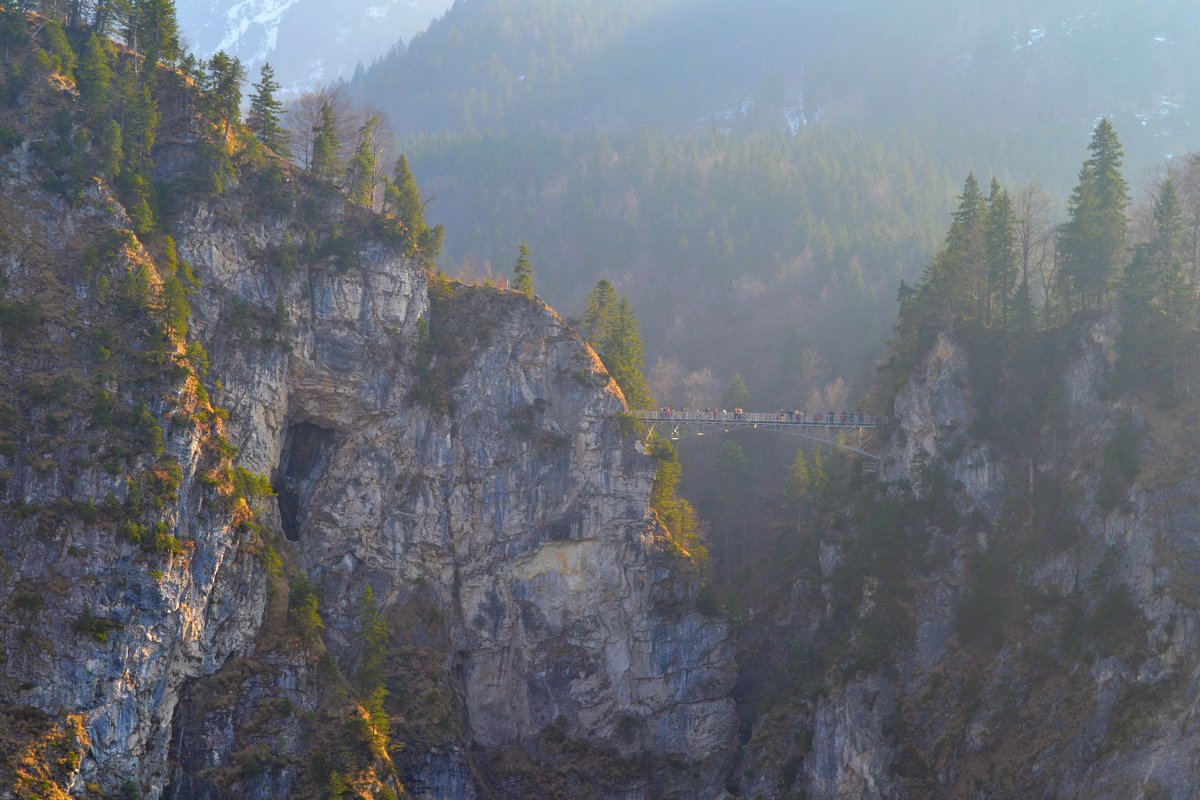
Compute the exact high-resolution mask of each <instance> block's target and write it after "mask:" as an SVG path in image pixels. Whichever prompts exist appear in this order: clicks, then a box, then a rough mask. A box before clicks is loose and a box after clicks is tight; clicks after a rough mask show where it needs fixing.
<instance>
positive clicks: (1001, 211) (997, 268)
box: [983, 177, 1017, 326]
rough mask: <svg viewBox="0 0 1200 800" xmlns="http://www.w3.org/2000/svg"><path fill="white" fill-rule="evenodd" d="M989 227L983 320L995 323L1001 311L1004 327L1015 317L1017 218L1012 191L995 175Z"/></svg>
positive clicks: (985, 239) (986, 244)
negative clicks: (1004, 186) (1002, 184)
mask: <svg viewBox="0 0 1200 800" xmlns="http://www.w3.org/2000/svg"><path fill="white" fill-rule="evenodd" d="M987 205H988V208H987V230H986V233H985V237H984V249H985V257H986V262H987V291H986V295H985V297H984V304H983V322H984V323H985V324H991V323H992V320H993V316H994V315H995V314H998V315H999V317H1000V322H1001V324H1002V325H1003V326H1008V325H1009V324H1010V323H1011V322H1012V317H1013V313H1012V312H1013V300H1014V297H1013V291H1014V289H1015V284H1016V281H1017V230H1016V225H1017V220H1016V216H1015V215H1014V214H1013V207H1012V200H1011V199H1010V198H1009V196H1008V192H1006V191H1004V190H1003V189H1001V188H1000V182H999V181H998V180H996V179H995V178H994V177H993V178H992V184H991V187H990V190H989V192H988V204H987Z"/></svg>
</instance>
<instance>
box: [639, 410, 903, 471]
mask: <svg viewBox="0 0 1200 800" xmlns="http://www.w3.org/2000/svg"><path fill="white" fill-rule="evenodd" d="M634 415H635V416H636V417H637V418H638V420H639V421H641V422H642V423H643V424H644V425H645V426H646V430H647V433H646V442H647V443H649V442H650V440H651V439H653V438H654V437H655V436H667V437H668V438H670V439H673V440H674V439H679V438H681V437H684V436H688V435H694V436H703V435H704V434H706V433H730V432H732V431H737V430H763V431H776V432H779V433H786V434H790V435H792V436H798V437H800V438H802V439H808V440H809V441H812V442H819V443H821V444H825V445H829V446H830V447H836V448H838V449H841V450H848V451H850V452H852V453H857V454H858V455H860V456H863V457H864V458H867V459H870V460H871V462H872V466H877V465H878V463H879V461H880V456H879V455H878V454H877V453H872V452H869V451H867V450H864V449H863V448H862V447H860V446H857V445H856V444H853V443H852V442H851V439H854V440H857V442H858V444H859V445H861V444H863V443H864V440H865V439H866V437H867V436H868V435H869V434H870V432H871V431H873V430H874V429H876V428H880V427H882V426H883V425H885V424H887V422H888V418H887V417H880V416H875V415H871V414H862V413H859V412H857V411H852V412H841V413H836V412H833V411H829V412H818V413H815V414H805V413H802V412H796V411H791V412H788V411H784V412H779V413H774V414H772V413H761V412H753V411H676V410H674V409H671V410H666V409H659V410H657V411H635V412H634Z"/></svg>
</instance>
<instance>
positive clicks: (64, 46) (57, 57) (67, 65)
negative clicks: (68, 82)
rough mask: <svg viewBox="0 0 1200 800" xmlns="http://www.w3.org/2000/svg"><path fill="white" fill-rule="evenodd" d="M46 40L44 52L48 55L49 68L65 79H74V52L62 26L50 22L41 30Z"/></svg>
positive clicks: (52, 21)
mask: <svg viewBox="0 0 1200 800" xmlns="http://www.w3.org/2000/svg"><path fill="white" fill-rule="evenodd" d="M42 36H43V37H44V38H45V40H46V51H47V53H48V54H49V62H50V68H51V69H53V70H54V71H55V72H57V73H59V74H60V75H62V76H63V77H65V78H70V79H72V80H74V79H75V63H76V60H77V59H76V56H75V50H74V49H73V48H72V47H71V42H70V41H68V40H67V32H66V31H64V30H63V27H62V25H59V24H58V23H57V22H56V21H54V20H50V21H49V22H47V23H46V27H45V28H43V29H42Z"/></svg>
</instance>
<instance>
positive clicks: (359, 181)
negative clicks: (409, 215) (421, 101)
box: [346, 114, 381, 208]
mask: <svg viewBox="0 0 1200 800" xmlns="http://www.w3.org/2000/svg"><path fill="white" fill-rule="evenodd" d="M380 122H381V120H380V118H379V117H378V116H377V115H375V114H371V115H369V116H368V117H367V118H366V120H364V121H363V126H362V128H361V129H360V130H359V132H358V144H357V145H356V146H355V148H354V155H353V156H352V157H351V159H350V165H349V167H348V168H347V170H346V189H347V192H348V193H349V195H350V199H351V200H353V201H354V202H356V203H359V204H360V205H364V206H368V207H372V208H373V207H374V206H375V175H376V167H375V147H374V140H375V130H376V129H377V128H378V127H379V124H380Z"/></svg>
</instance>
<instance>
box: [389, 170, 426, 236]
mask: <svg viewBox="0 0 1200 800" xmlns="http://www.w3.org/2000/svg"><path fill="white" fill-rule="evenodd" d="M387 203H388V206H389V207H390V208H391V210H392V213H393V214H395V215H396V218H397V219H399V220H400V221H401V222H403V223H404V225H405V226H406V227H407V228H408V229H409V231H412V232H414V235H416V236H420V235H421V232H422V231H424V230H425V227H426V225H425V209H424V206H423V204H422V203H421V191H420V189H418V188H417V179H416V178H414V177H413V174H412V170H411V169H409V167H408V159H407V158H405V157H404V155H401V156H400V158H398V159H397V160H396V169H395V172H394V174H393V176H392V180H391V181H389V182H388V185H387Z"/></svg>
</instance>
